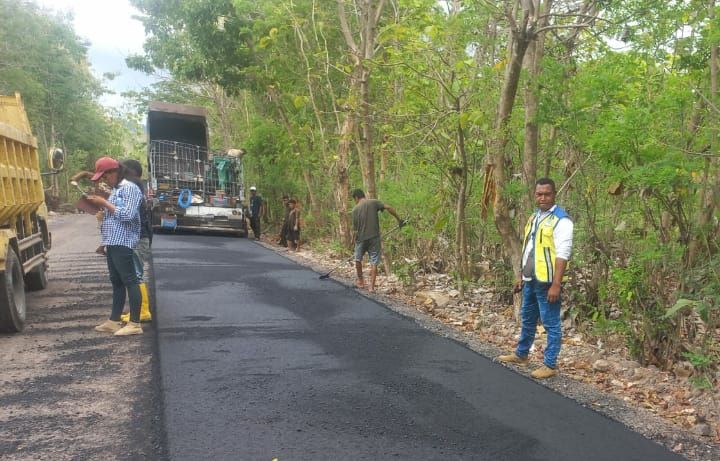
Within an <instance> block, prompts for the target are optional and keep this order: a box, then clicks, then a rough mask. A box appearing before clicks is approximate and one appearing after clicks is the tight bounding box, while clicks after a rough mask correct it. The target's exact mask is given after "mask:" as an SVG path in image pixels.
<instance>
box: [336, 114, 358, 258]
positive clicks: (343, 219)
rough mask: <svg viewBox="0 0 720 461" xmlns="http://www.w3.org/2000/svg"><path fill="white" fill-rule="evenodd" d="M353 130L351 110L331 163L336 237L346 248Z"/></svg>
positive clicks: (348, 242) (349, 238)
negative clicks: (335, 211) (337, 233)
mask: <svg viewBox="0 0 720 461" xmlns="http://www.w3.org/2000/svg"><path fill="white" fill-rule="evenodd" d="M353 131H355V117H354V115H353V113H352V112H347V113H346V114H345V120H344V121H343V125H342V129H341V130H340V142H339V143H338V149H337V160H336V161H335V164H334V165H333V169H334V173H335V184H334V187H333V188H334V191H333V192H334V198H335V209H336V210H337V213H338V232H339V235H338V237H339V238H340V241H341V242H342V244H343V245H344V246H346V247H348V248H350V245H351V244H352V233H351V230H350V216H349V214H348V201H349V199H350V177H349V174H348V167H349V164H350V149H351V143H352V135H353Z"/></svg>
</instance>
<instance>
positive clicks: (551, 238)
mask: <svg viewBox="0 0 720 461" xmlns="http://www.w3.org/2000/svg"><path fill="white" fill-rule="evenodd" d="M555 194H556V190H555V183H554V182H553V180H552V179H549V178H540V179H538V180H537V182H536V183H535V202H536V204H537V207H538V209H537V210H536V211H535V213H534V214H533V215H532V216H530V219H528V222H527V224H526V225H525V238H524V243H523V253H522V264H521V273H520V277H519V280H518V282H517V284H516V287H515V288H516V290H520V289H522V293H523V301H522V310H521V318H522V329H521V332H520V340H519V342H518V345H517V348H516V349H515V352H514V353H512V354H508V355H501V356H499V357H498V360H499V361H501V362H506V363H518V364H526V363H528V354H529V353H530V346H532V344H533V341H534V340H535V331H536V329H537V321H538V317H539V318H540V319H541V320H542V323H543V326H544V327H545V331H546V332H547V347H546V348H545V357H544V360H543V363H544V365H543V366H542V367H540V368H538V369H536V370H534V371H533V372H532V373H531V375H532V377H533V378H537V379H545V378H549V377H551V376H555V375H556V374H557V357H558V354H559V353H560V344H561V341H562V325H561V323H560V291H561V290H560V288H561V287H560V285H561V283H562V279H563V276H564V275H565V268H566V267H567V262H568V260H569V259H570V254H571V253H572V242H573V222H572V220H571V219H570V216H569V215H568V214H567V212H566V211H565V210H563V209H562V208H560V207H559V206H557V205H556V204H555Z"/></svg>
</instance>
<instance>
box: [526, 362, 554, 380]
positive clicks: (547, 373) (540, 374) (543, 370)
mask: <svg viewBox="0 0 720 461" xmlns="http://www.w3.org/2000/svg"><path fill="white" fill-rule="evenodd" d="M556 374H558V371H557V368H550V367H549V366H547V365H543V366H541V367H540V368H538V369H537V370H533V372H532V373H530V376H532V377H533V378H535V379H547V378H551V377H553V376H555V375H556Z"/></svg>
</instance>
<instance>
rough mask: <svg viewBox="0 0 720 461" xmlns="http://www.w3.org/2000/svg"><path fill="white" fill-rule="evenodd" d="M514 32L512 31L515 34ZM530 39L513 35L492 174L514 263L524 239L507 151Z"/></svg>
mask: <svg viewBox="0 0 720 461" xmlns="http://www.w3.org/2000/svg"><path fill="white" fill-rule="evenodd" d="M511 33H512V32H511ZM529 42H530V40H529V38H528V37H527V35H526V33H525V32H524V31H520V32H516V33H513V45H512V47H511V48H510V51H511V53H510V56H509V59H508V62H509V65H508V67H507V69H506V72H505V81H504V82H503V87H502V92H501V94H500V102H499V104H498V111H497V115H496V119H495V139H494V140H493V143H492V145H491V146H490V155H489V157H490V162H491V168H490V172H491V173H492V175H493V178H492V179H493V182H494V187H495V194H494V195H495V197H494V200H493V214H494V217H495V227H496V228H497V230H498V233H499V234H500V237H501V238H502V240H503V243H504V245H505V246H504V248H505V250H504V253H505V256H506V257H508V258H509V259H510V260H511V261H512V262H513V263H514V262H516V261H519V260H520V252H521V251H522V249H521V248H520V240H519V235H518V233H517V231H516V230H515V228H514V226H513V222H512V218H511V216H510V206H509V203H508V200H507V197H506V195H505V188H506V186H507V183H508V177H509V175H508V166H509V165H508V163H509V161H508V159H507V157H506V152H505V149H506V147H507V144H508V142H509V140H510V133H509V131H508V123H509V121H510V116H511V115H512V110H513V105H514V103H515V97H516V96H517V90H518V85H519V82H520V73H521V70H522V63H523V59H524V58H525V53H526V51H527V48H528V45H529Z"/></svg>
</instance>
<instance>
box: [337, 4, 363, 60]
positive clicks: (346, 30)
mask: <svg viewBox="0 0 720 461" xmlns="http://www.w3.org/2000/svg"><path fill="white" fill-rule="evenodd" d="M337 5H338V16H339V19H340V29H341V30H342V33H343V36H344V37H345V42H346V43H347V46H348V47H349V48H350V50H351V51H352V52H353V53H355V54H356V55H357V54H358V47H357V44H356V43H355V39H353V36H352V32H351V31H350V26H349V25H348V22H347V15H346V14H345V0H337Z"/></svg>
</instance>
